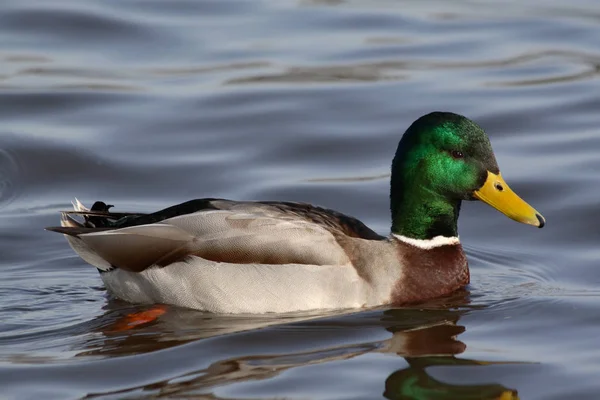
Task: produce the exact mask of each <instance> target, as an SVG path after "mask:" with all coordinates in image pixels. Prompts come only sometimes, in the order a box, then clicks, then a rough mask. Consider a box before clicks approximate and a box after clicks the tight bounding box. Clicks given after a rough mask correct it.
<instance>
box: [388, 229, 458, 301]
mask: <svg viewBox="0 0 600 400" xmlns="http://www.w3.org/2000/svg"><path fill="white" fill-rule="evenodd" d="M396 249H397V251H398V255H399V258H400V259H401V260H402V265H404V268H403V270H402V272H403V274H402V277H401V278H400V279H399V280H398V281H397V282H396V284H395V285H394V288H393V290H392V294H391V303H392V304H397V305H398V304H409V303H418V302H422V301H424V300H428V299H433V298H436V297H440V296H444V295H447V294H450V293H452V292H453V291H455V290H457V289H460V288H461V287H463V286H465V285H467V284H469V279H470V276H469V266H468V263H467V258H466V256H465V253H464V252H463V249H462V246H461V245H460V244H456V245H446V246H440V247H436V248H433V249H429V250H423V249H420V248H417V247H415V246H412V245H410V244H407V243H404V242H402V241H400V240H396Z"/></svg>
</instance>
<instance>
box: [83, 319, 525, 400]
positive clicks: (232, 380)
mask: <svg viewBox="0 0 600 400" xmlns="http://www.w3.org/2000/svg"><path fill="white" fill-rule="evenodd" d="M463 312H464V311H452V310H448V309H441V310H438V309H421V310H402V309H396V310H387V311H384V312H383V314H378V315H379V317H378V318H376V319H367V320H365V319H361V320H360V321H357V320H355V319H350V320H348V319H346V318H344V317H338V318H335V317H334V318H328V319H327V320H324V321H322V323H324V324H326V326H327V327H329V328H328V330H329V331H330V330H331V326H338V327H340V328H339V329H340V331H341V332H342V333H344V332H346V333H345V334H344V336H345V337H346V336H347V331H346V329H345V328H348V329H350V330H352V329H353V325H352V324H353V322H352V321H356V322H354V323H356V324H358V326H360V328H361V329H364V328H365V326H367V327H368V326H369V325H370V324H374V325H375V326H380V327H384V328H385V329H386V330H387V331H389V332H391V333H392V337H391V338H389V339H386V340H381V341H374V342H365V343H358V344H350V345H345V346H335V347H328V348H321V349H319V350H317V351H305V352H296V353H290V354H281V352H278V354H276V355H256V354H246V355H243V356H240V357H234V358H228V359H225V360H216V361H214V362H212V363H211V364H210V365H209V366H208V367H206V368H204V369H202V370H195V371H188V372H187V373H185V374H184V375H181V376H178V377H175V378H174V379H169V380H164V381H160V382H155V383H153V384H151V385H148V386H144V387H135V388H128V389H124V390H122V391H119V392H118V394H120V395H122V396H126V395H127V394H130V393H137V392H138V391H139V390H142V389H143V390H144V392H145V393H147V394H148V395H151V394H156V395H166V396H171V397H189V396H192V397H193V396H197V395H199V394H202V396H204V397H202V398H207V399H209V398H210V399H219V398H220V397H219V396H217V395H216V394H214V393H211V391H213V390H214V388H215V387H222V386H224V385H233V384H236V383H242V382H249V381H256V380H268V379H274V378H275V377H277V376H279V375H280V374H281V373H283V372H284V371H289V370H294V369H296V368H298V367H307V366H311V365H317V364H319V365H320V364H326V363H329V362H336V361H338V362H339V361H342V360H347V359H351V358H355V357H358V356H362V355H367V354H370V355H374V354H387V355H400V356H401V357H404V358H405V359H406V361H407V362H408V366H407V367H404V368H401V369H399V370H396V371H394V372H393V373H392V374H391V375H389V376H388V377H387V379H385V376H382V377H381V380H382V381H383V380H384V379H385V391H384V395H385V396H386V397H387V398H389V399H498V400H500V399H501V400H508V399H516V398H517V397H516V392H515V391H513V390H511V389H508V388H505V387H503V386H502V385H499V384H486V385H452V384H450V383H443V382H440V381H438V380H436V379H434V378H432V377H431V376H429V375H428V373H427V367H430V366H448V367H450V368H452V367H454V366H460V365H472V366H481V367H482V368H484V367H485V365H487V364H492V363H488V362H479V361H474V360H465V359H458V358H455V357H454V356H455V355H456V354H460V353H462V352H463V351H464V350H465V347H466V346H465V344H464V343H462V342H461V341H459V340H457V339H456V336H457V335H460V334H461V333H462V332H463V331H464V327H463V326H459V325H457V324H456V322H457V321H458V319H459V317H460V315H461V314H462V313H463ZM192 314H193V313H192V312H190V315H192ZM195 314H196V315H199V314H198V313H195ZM225 319H226V320H228V321H230V322H232V321H235V319H236V318H235V317H233V318H231V317H225ZM409 321H410V322H409ZM263 322H265V321H263ZM319 322H320V321H318V320H317V321H311V322H308V323H307V324H308V326H311V328H312V329H311V330H309V331H308V332H303V335H306V334H309V332H313V333H314V334H315V335H319V334H322V332H320V331H319V329H318V327H319ZM300 324H301V323H300ZM223 325H225V324H223ZM342 327H345V328H342ZM128 333H129V334H131V333H132V332H128ZM262 334H263V335H265V336H269V331H263V332H262ZM142 336H145V335H142ZM188 339H189V337H187V338H186V339H185V340H186V341H187V340H188ZM107 340H111V339H110V338H107ZM152 340H153V341H154V342H155V343H156V342H157V340H156V337H155V338H153V339H152ZM217 340H219V339H218V338H217ZM220 340H223V343H224V344H227V343H228V340H235V338H231V339H227V337H223V338H221V339H220ZM242 340H243V339H242ZM307 340H310V339H307ZM311 342H312V341H311ZM251 343H256V342H254V341H252V342H251ZM215 345H218V344H217V343H215V342H214V341H213V342H210V343H207V344H206V346H208V347H206V352H203V353H202V357H203V358H205V357H207V356H208V354H210V353H211V351H210V349H211V348H212V346H215ZM119 346H125V347H126V346H135V344H134V343H133V342H127V341H123V342H120V343H119ZM156 346H160V345H159V344H156ZM196 346H197V347H196V348H195V349H196V350H195V351H198V349H199V347H200V346H202V341H199V342H196ZM161 348H163V347H161ZM239 348H243V349H244V351H245V352H246V353H247V352H248V348H247V347H246V346H245V345H243V343H240V347H239ZM138 349H139V347H138ZM250 351H251V350H250ZM271 351H272V350H271ZM271 351H270V352H271ZM126 353H127V352H123V353H121V354H126ZM100 354H103V355H106V353H105V352H100ZM88 355H89V353H88ZM214 356H216V357H218V355H213V357H214ZM170 358H173V357H172V356H171V357H170ZM340 387H342V386H340ZM382 391H383V390H382ZM380 393H381V392H379V393H378V394H377V395H380ZM107 394H117V393H101V395H107ZM477 394H479V397H477ZM509 395H510V396H512V397H507V396H509ZM502 396H504V397H502Z"/></svg>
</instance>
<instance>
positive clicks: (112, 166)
mask: <svg viewBox="0 0 600 400" xmlns="http://www.w3.org/2000/svg"><path fill="white" fill-rule="evenodd" d="M522 3H523V2H515V1H500V2H482V1H455V2H444V1H403V2H395V1H385V0H379V1H371V2H368V3H366V2H358V1H343V0H337V1H335V0H330V1H325V0H321V1H316V0H313V1H310V0H296V1H291V0H289V1H288V0H278V1H274V0H273V1H243V0H239V1H233V0H219V1H216V0H214V1H185V0H181V1H175V0H173V1H169V2H163V1H141V0H137V1H135V0H129V1H112V0H91V1H87V2H80V1H75V0H73V1H67V0H62V1H61V0H55V1H41V0H39V1H36V0H26V1H22V0H18V1H17V0H8V1H4V2H3V3H2V5H0V42H1V43H2V46H1V47H0V121H1V125H0V255H1V256H0V320H1V321H2V324H1V326H0V382H2V396H3V397H5V398H41V397H43V398H110V399H113V398H114V399H116V398H119V399H120V398H131V399H133V398H136V399H137V398H145V397H165V398H190V397H193V398H200V399H281V398H286V399H309V398H310V399H376V398H388V399H434V398H435V399H503V400H504V399H510V398H516V396H519V397H520V398H522V399H564V398H577V399H588V398H589V399H595V398H597V393H598V391H599V390H600V383H599V381H598V375H599V374H600V348H599V346H598V333H599V327H600V313H598V309H599V307H600V290H599V289H598V288H599V286H600V272H598V268H597V265H598V259H599V258H600V251H599V250H598V243H599V239H600V231H599V229H598V218H599V217H600V212H599V211H598V197H599V195H600V192H599V190H597V189H598V187H599V185H598V171H599V170H600V157H599V150H598V149H599V148H600V135H599V134H598V127H599V126H600V114H599V113H598V109H599V107H600V98H599V97H598V93H600V81H599V79H598V75H599V73H598V71H599V65H600V48H599V46H598V37H600V22H599V21H600V5H598V4H597V2H594V1H591V0H587V1H586V0H576V1H571V2H569V4H568V5H565V4H563V2H559V1H554V0H548V1H541V0H539V1H529V2H527V4H525V5H524V4H522ZM433 110H448V111H454V112H458V113H462V114H465V115H467V116H468V117H470V118H472V119H474V120H475V121H477V122H478V123H479V124H480V125H482V126H483V127H484V128H485V129H486V130H487V132H488V133H489V135H490V137H491V140H492V144H493V146H494V149H495V151H496V155H497V159H498V162H499V164H500V167H501V169H502V172H503V176H504V177H505V178H506V180H507V182H508V183H509V184H510V185H511V186H512V188H513V189H514V190H515V191H516V192H518V193H519V194H520V195H521V196H522V197H524V198H525V199H526V200H527V201H528V202H530V203H531V204H532V205H534V207H536V208H537V209H538V210H539V211H540V212H542V213H543V214H544V216H545V217H546V220H547V226H546V228H544V229H542V230H536V229H532V228H531V227H528V226H524V225H520V224H516V223H514V222H513V221H510V220H509V219H507V218H505V217H504V216H502V215H501V214H499V213H498V212H496V211H494V210H493V209H491V208H489V207H487V206H485V205H483V204H478V203H468V204H465V205H464V206H463V211H462V215H461V220H460V234H461V240H462V242H463V243H464V244H465V248H466V250H467V253H468V256H469V260H470V265H471V272H472V284H471V285H470V286H469V287H468V290H466V291H464V292H460V293H457V294H456V295H454V296H452V297H450V298H446V299H441V300H437V301H433V302H430V303H427V304H424V305H422V306H419V307H412V308H401V309H389V308H386V307H383V308H378V309H373V310H365V311H361V312H355V313H326V314H323V313H321V314H319V313H310V314H290V315H284V316H273V315H265V316H250V315H246V316H222V315H210V314H205V313H201V312H198V311H193V310H185V309H178V308H175V307H168V308H167V309H166V313H165V314H164V315H162V316H161V317H159V318H158V320H156V321H155V322H153V323H150V324H145V325H140V326H137V327H134V328H132V329H123V318H124V317H126V316H127V315H128V314H131V313H135V312H140V311H143V310H145V309H147V307H145V306H135V305H131V304H127V303H124V302H121V301H118V300H115V299H111V298H110V297H109V296H107V294H106V292H105V290H104V288H103V286H102V282H101V280H100V278H99V277H98V274H97V272H96V270H95V269H94V268H92V267H90V266H88V265H86V264H85V263H84V262H83V261H82V260H81V259H79V258H78V257H77V256H76V255H75V254H74V253H73V252H72V251H71V249H70V248H69V247H68V246H67V244H66V242H65V240H64V239H63V238H62V237H61V236H60V235H56V234H51V233H49V232H45V231H44V230H43V229H42V228H43V227H45V226H50V225H56V224H57V222H58V213H57V211H58V210H61V209H65V208H68V207H70V201H71V200H72V199H73V197H75V196H77V197H78V198H80V199H81V200H82V201H84V202H85V203H91V202H93V201H94V200H105V201H107V202H110V203H111V204H115V205H116V206H117V208H118V209H120V210H141V211H151V210H154V209H158V208H162V207H165V206H168V205H171V204H175V203H178V202H182V201H184V200H188V199H191V198H196V197H206V196H210V197H225V198H233V199H248V200H251V199H256V200H258V199H270V200H292V201H307V202H311V203H314V204H319V205H323V206H326V207H330V208H334V209H337V210H340V211H342V212H345V213H348V214H350V215H353V216H356V217H358V218H360V219H362V220H363V221H364V222H365V223H367V224H368V225H369V226H371V227H373V228H374V229H375V230H377V231H378V232H380V233H382V234H386V233H387V232H388V230H389V211H388V209H389V208H388V207H389V205H388V189H389V175H388V174H389V167H390V163H391V159H392V156H393V151H394V149H395V147H396V145H397V143H398V140H399V139H400V137H401V135H402V133H403V132H404V130H405V129H406V127H407V126H408V125H409V124H410V123H411V122H412V121H413V120H414V119H416V118H417V117H419V116H420V115H422V114H425V113H427V112H430V111H433Z"/></svg>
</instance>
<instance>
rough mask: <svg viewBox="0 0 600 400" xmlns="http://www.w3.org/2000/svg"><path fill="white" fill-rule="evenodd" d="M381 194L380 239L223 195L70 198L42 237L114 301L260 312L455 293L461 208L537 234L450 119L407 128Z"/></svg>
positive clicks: (350, 225) (363, 230)
mask: <svg viewBox="0 0 600 400" xmlns="http://www.w3.org/2000/svg"><path fill="white" fill-rule="evenodd" d="M390 197H391V202H390V204H391V211H392V226H391V233H392V234H391V236H390V237H383V236H380V235H378V234H377V233H375V232H374V231H372V230H371V229H369V228H368V227H367V226H365V225H364V224H363V223H362V222H360V221H359V220H357V219H355V218H352V217H349V216H346V215H343V214H341V213H338V212H336V211H333V210H328V209H324V208H321V207H315V206H312V205H309V204H301V203H290V202H236V201H230V200H223V199H197V200H191V201H188V202H186V203H182V204H179V205H176V206H172V207H169V208H166V209H164V210H161V211H158V212H155V213H152V214H141V213H111V212H109V211H108V207H106V209H103V208H100V209H98V210H88V209H87V208H85V207H84V206H83V205H82V204H81V203H79V202H77V203H76V204H75V209H76V210H75V212H71V214H73V213H75V214H81V215H84V216H85V217H87V221H86V222H85V223H80V222H78V221H76V220H75V219H74V218H72V217H71V216H70V215H69V212H65V213H63V217H62V226H61V227H53V228H48V229H50V230H54V231H57V232H61V233H64V234H66V235H67V239H68V241H69V243H70V244H71V246H72V247H73V249H75V251H76V252H77V253H79V255H80V256H81V257H82V258H83V259H84V260H85V261H87V262H89V263H91V264H93V265H95V266H96V267H97V268H98V269H99V270H100V271H101V276H102V280H103V281H104V283H105V285H106V287H107V289H108V290H109V291H110V292H112V293H113V294H114V295H116V296H117V297H119V298H121V299H124V300H127V301H130V302H134V303H166V304H174V305H179V306H184V307H189V308H196V309H201V310H207V311H213V312H224V313H265V312H288V311H297V310H309V309H340V308H358V307H364V306H376V305H381V304H390V303H393V304H407V303H415V302H421V301H423V300H427V299H431V298H434V297H439V296H442V295H445V294H448V293H451V292H452V291H454V290H456V289H458V288H460V287H463V286H464V285H466V284H467V283H469V270H468V266H467V261H466V257H465V255H464V252H463V249H462V247H461V245H460V242H459V240H458V233H457V221H458V215H459V210H460V205H461V201H462V200H474V199H479V200H482V201H484V202H486V203H488V204H490V205H491V206H492V207H494V208H496V209H498V210H499V211H501V212H503V213H504V214H506V215H507V216H508V217H510V218H512V219H514V220H517V221H519V222H523V223H526V224H530V225H535V226H538V227H540V228H541V227H542V226H544V219H543V218H542V216H541V215H540V214H539V213H538V212H537V211H536V210H534V209H533V208H532V207H531V206H529V205H528V204H527V203H525V202H524V201H523V200H521V199H520V198H519V197H518V196H517V195H516V194H515V193H514V192H512V190H510V188H509V187H508V186H507V185H506V183H505V182H504V180H503V178H502V176H501V174H500V170H499V168H498V165H497V163H496V158H495V156H494V153H493V151H492V147H491V145H490V142H489V139H488V137H487V135H486V134H485V132H484V131H483V130H482V129H481V128H480V127H479V126H478V125H477V124H475V123H474V122H473V121H471V120H469V119H467V118H465V117H463V116H460V115H456V114H452V113H441V112H436V113H431V114H428V115H426V116H423V117H421V118H419V119H418V120H417V121H415V122H414V123H413V124H412V125H411V126H410V127H409V128H408V130H407V131H406V133H405V134H404V135H403V137H402V139H401V141H400V143H399V145H398V148H397V150H396V154H395V157H394V160H393V163H392V176H391V191H390ZM97 204H98V203H97ZM102 205H104V203H102Z"/></svg>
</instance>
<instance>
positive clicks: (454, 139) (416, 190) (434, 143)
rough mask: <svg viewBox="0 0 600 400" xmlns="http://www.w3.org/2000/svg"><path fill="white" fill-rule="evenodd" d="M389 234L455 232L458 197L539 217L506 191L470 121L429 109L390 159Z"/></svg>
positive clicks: (537, 221)
mask: <svg viewBox="0 0 600 400" xmlns="http://www.w3.org/2000/svg"><path fill="white" fill-rule="evenodd" d="M390 197H391V210H392V232H393V233H396V234H400V235H404V236H407V237H411V238H415V239H430V238H433V237H435V236H439V235H442V236H457V221H458V215H459V211H460V204H461V201H462V200H475V199H479V200H482V201H485V202H486V203H488V204H490V205H492V206H493V207H495V208H497V209H498V210H499V211H501V212H503V213H504V214H506V215H507V216H509V217H510V218H513V219H515V220H517V221H519V222H523V223H528V224H531V225H536V226H539V227H541V226H543V225H544V220H543V218H542V217H541V215H539V213H537V211H535V210H534V209H533V208H531V207H530V206H529V205H528V204H527V203H525V202H524V201H523V200H521V199H520V198H519V197H518V196H517V195H516V194H514V192H512V191H511V190H510V188H509V187H508V185H506V182H504V180H503V179H502V176H501V175H500V169H499V168H498V163H497V162H496V157H495V156H494V152H493V150H492V146H491V144H490V140H489V138H488V136H487V135H486V133H485V132H484V131H483V129H481V127H479V125H477V124H476V123H475V122H473V121H471V120H470V119H468V118H466V117H463V116H462V115H458V114H453V113H449V112H433V113H431V114H427V115H425V116H423V117H421V118H419V119H418V120H416V121H415V122H413V124H412V125H411V126H410V127H409V128H408V129H407V130H406V132H405V133H404V136H402V140H400V143H399V144H398V149H397V150H396V155H395V157H394V161H393V163H392V179H391V192H390Z"/></svg>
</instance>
